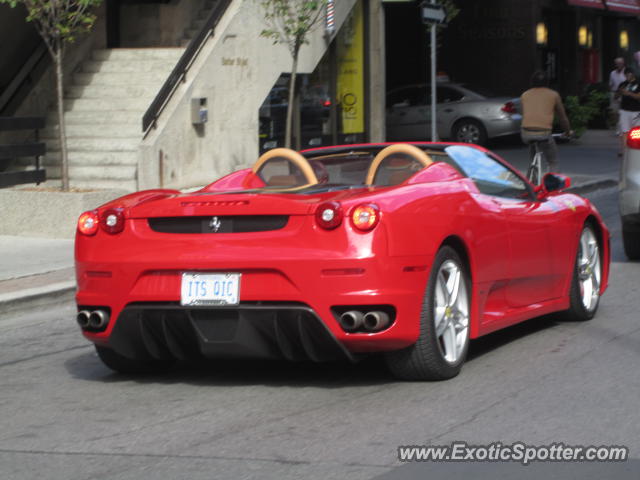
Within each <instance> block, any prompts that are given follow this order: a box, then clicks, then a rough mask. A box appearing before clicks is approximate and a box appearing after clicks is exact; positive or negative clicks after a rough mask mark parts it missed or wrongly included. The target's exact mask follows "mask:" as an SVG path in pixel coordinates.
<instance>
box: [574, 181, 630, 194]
mask: <svg viewBox="0 0 640 480" xmlns="http://www.w3.org/2000/svg"><path fill="white" fill-rule="evenodd" d="M618 184H619V183H618V180H613V179H611V178H609V179H606V180H595V181H593V182H586V183H583V184H582V185H580V186H575V187H569V188H567V190H566V192H569V193H575V194H577V195H584V194H585V193H590V192H594V191H596V190H604V189H606V188H613V187H617V186H618Z"/></svg>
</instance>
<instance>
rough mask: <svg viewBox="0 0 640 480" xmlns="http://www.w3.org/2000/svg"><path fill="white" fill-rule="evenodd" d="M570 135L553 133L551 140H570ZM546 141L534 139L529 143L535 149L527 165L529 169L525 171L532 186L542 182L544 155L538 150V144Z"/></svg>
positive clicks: (544, 139)
mask: <svg viewBox="0 0 640 480" xmlns="http://www.w3.org/2000/svg"><path fill="white" fill-rule="evenodd" d="M572 133H573V132H570V133H569V134H565V133H553V134H551V137H552V138H554V139H555V138H558V139H560V138H563V139H571V138H572ZM546 141H548V138H547V137H545V138H540V139H536V140H531V141H530V142H529V143H530V144H533V145H534V147H535V149H536V153H535V155H534V156H533V158H532V159H531V163H530V164H529V168H528V169H527V179H528V180H529V181H530V182H531V183H532V184H533V185H540V182H541V181H542V173H543V166H542V165H543V160H544V153H543V151H542V150H541V148H540V142H546Z"/></svg>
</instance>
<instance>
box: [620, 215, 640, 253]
mask: <svg viewBox="0 0 640 480" xmlns="http://www.w3.org/2000/svg"><path fill="white" fill-rule="evenodd" d="M622 244H623V246H624V253H625V255H627V258H628V259H629V260H640V225H637V224H632V223H629V222H625V221H624V220H623V221H622Z"/></svg>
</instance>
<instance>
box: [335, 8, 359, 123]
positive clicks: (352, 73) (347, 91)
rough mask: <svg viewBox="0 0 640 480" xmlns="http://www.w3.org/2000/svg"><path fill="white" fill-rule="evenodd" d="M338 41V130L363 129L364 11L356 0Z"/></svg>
mask: <svg viewBox="0 0 640 480" xmlns="http://www.w3.org/2000/svg"><path fill="white" fill-rule="evenodd" d="M337 41H338V80H337V89H338V101H339V105H340V113H341V115H340V116H341V120H342V128H341V129H340V130H341V133H363V132H364V114H365V112H364V108H365V101H364V100H365V99H364V14H363V8H362V0H358V2H356V4H355V6H354V7H353V10H352V11H351V15H350V16H349V18H348V19H347V20H346V21H345V23H344V25H343V27H342V29H341V30H340V33H339V35H338V38H337Z"/></svg>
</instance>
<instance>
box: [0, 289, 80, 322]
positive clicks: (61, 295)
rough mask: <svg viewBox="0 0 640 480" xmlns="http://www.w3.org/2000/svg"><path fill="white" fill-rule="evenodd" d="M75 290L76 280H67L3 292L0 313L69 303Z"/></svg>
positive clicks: (0, 295) (13, 312) (20, 311)
mask: <svg viewBox="0 0 640 480" xmlns="http://www.w3.org/2000/svg"><path fill="white" fill-rule="evenodd" d="M75 291H76V282H75V281H66V282H57V283H52V284H50V285H45V286H42V287H35V288H27V289H23V290H18V291H15V292H10V293H2V294H0V315H5V314H8V313H12V314H15V313H23V312H27V311H29V310H31V309H34V308H38V307H43V306H47V307H50V306H52V305H58V304H61V303H67V302H70V301H72V300H73V298H74V296H75Z"/></svg>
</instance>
